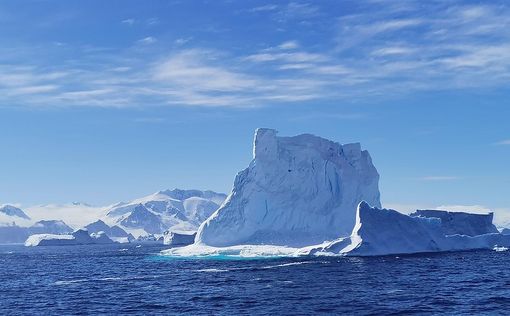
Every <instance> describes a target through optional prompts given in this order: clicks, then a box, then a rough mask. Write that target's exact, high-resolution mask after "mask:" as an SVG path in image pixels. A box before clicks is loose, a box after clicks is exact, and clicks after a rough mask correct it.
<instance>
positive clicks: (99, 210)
mask: <svg viewBox="0 0 510 316" xmlns="http://www.w3.org/2000/svg"><path fill="white" fill-rule="evenodd" d="M106 208H107V207H103V206H100V207H97V206H91V205H88V204H86V203H79V202H72V203H68V204H46V205H37V206H32V207H27V208H26V213H27V214H28V215H29V216H30V217H31V218H32V219H33V220H35V221H40V220H61V221H64V222H65V223H66V224H67V225H69V226H71V227H73V228H74V229H78V228H80V227H83V226H85V225H87V224H90V223H92V222H94V221H96V220H98V219H99V218H101V217H102V216H103V214H104V212H105V209H106Z"/></svg>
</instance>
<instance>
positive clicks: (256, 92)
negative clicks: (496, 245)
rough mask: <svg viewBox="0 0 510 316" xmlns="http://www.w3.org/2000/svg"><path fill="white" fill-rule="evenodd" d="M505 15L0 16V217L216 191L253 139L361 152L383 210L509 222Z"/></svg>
mask: <svg viewBox="0 0 510 316" xmlns="http://www.w3.org/2000/svg"><path fill="white" fill-rule="evenodd" d="M508 30H510V5H509V4H508V2H507V1H497V0H496V1H460V0H459V1H456V0H442V1H434V0H431V1H417V0H416V1H414V0H408V1H386V0H361V1H358V0H356V1H354V0H352V1H348V0H343V1H341V0H339V1H336V0H334V1H333V0H330V1H327V0H319V1H313V2H312V1H290V2H287V1H253V0H243V1H232V0H228V1H227V0H225V1H221V0H218V1H212V0H211V1H156V0H148V1H135V0H122V1H121V0H117V1H114V0H112V1H102V0H87V1H50V0H38V1H35V0H32V1H30V0H29V1H24V2H23V3H20V2H19V1H18V0H3V1H1V2H0V129H1V132H0V204H1V203H18V204H21V205H34V204H46V203H66V202H70V201H82V202H87V203H90V204H93V205H106V204H111V203H115V202H118V201H126V200H131V199H133V198H137V197H140V196H143V195H147V194H149V193H152V192H155V191H158V190H161V189H165V188H174V187H177V188H197V189H211V190H216V191H221V192H229V191H230V189H231V186H232V183H233V179H234V176H235V174H236V173H237V172H238V171H240V170H242V169H243V168H245V167H246V166H247V165H248V163H249V162H250V160H251V158H252V151H251V147H252V139H253V133H254V130H255V129H256V128H257V127H270V128H274V129H277V130H278V131H279V135H282V136H292V135H296V134H301V133H312V134H315V135H318V136H322V137H325V138H328V139H332V140H335V141H338V142H340V143H349V142H361V144H362V146H363V148H365V149H368V150H369V152H370V153H371V155H372V159H373V162H374V164H375V166H376V167H377V169H378V171H379V173H380V175H381V180H380V190H381V195H382V202H383V205H385V206H388V207H394V208H400V209H407V208H408V209H412V208H417V207H437V206H445V207H449V208H452V209H455V208H457V209H463V208H467V207H469V208H472V209H475V210H489V209H490V210H496V211H497V212H505V211H506V212H509V213H510V168H509V167H508V163H509V161H510V124H509V119H510V104H509V101H510V88H509V87H510V85H509V84H510V31H508Z"/></svg>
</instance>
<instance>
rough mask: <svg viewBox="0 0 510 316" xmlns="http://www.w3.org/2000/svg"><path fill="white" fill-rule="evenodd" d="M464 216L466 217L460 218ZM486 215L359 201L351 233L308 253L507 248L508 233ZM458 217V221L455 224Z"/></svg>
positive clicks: (405, 252)
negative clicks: (382, 206)
mask: <svg viewBox="0 0 510 316" xmlns="http://www.w3.org/2000/svg"><path fill="white" fill-rule="evenodd" d="M419 214H420V215H419ZM416 215H419V216H416ZM423 215H426V216H423ZM432 215H435V217H434V216H432ZM467 215H469V216H467ZM466 217H469V218H470V220H465V221H463V220H462V219H465V218H466ZM488 218H491V219H492V216H486V215H477V214H466V213H459V214H455V213H451V212H445V211H433V212H419V211H418V212H417V213H414V214H413V216H409V215H405V214H402V213H399V212H397V211H395V210H391V209H380V208H376V207H371V206H370V205H369V204H368V203H366V202H361V203H360V204H359V206H358V208H357V212H356V225H355V226H354V229H353V231H352V234H351V236H349V237H346V238H339V239H337V240H335V241H332V242H330V243H326V244H324V245H321V246H319V247H315V248H312V249H310V250H309V251H308V254H310V255H348V256H380V255H390V254H411V253H424V252H440V251H462V250H475V249H494V248H495V247H509V246H510V236H508V235H503V234H500V233H499V232H497V230H496V232H493V229H492V227H491V226H490V225H492V223H490V225H488V223H487V221H486V220H487V219H488ZM458 220H459V224H458V226H455V223H457V221H458ZM459 231H460V232H462V231H463V232H476V231H480V232H482V234H479V235H473V236H470V235H467V234H458V233H456V232H459ZM450 232H454V234H449V233H450Z"/></svg>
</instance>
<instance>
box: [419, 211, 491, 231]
mask: <svg viewBox="0 0 510 316" xmlns="http://www.w3.org/2000/svg"><path fill="white" fill-rule="evenodd" d="M411 216H421V217H427V218H439V219H441V228H442V230H443V233H444V234H445V235H456V234H458V235H467V236H477V235H483V234H493V233H498V232H499V231H498V229H497V228H496V226H495V225H494V224H493V223H492V220H493V218H494V213H488V214H471V213H467V212H448V211H442V210H417V211H416V212H414V213H412V214H411Z"/></svg>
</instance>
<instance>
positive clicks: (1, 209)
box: [0, 205, 30, 220]
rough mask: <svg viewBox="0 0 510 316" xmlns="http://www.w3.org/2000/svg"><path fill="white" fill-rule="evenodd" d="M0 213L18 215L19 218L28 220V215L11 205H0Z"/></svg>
mask: <svg viewBox="0 0 510 316" xmlns="http://www.w3.org/2000/svg"><path fill="white" fill-rule="evenodd" d="M0 214H3V215H4V216H11V217H18V218H21V219H25V220H30V217H29V216H28V215H27V214H25V212H23V210H21V209H20V208H17V207H15V206H12V205H3V206H0ZM13 219H14V218H13Z"/></svg>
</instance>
